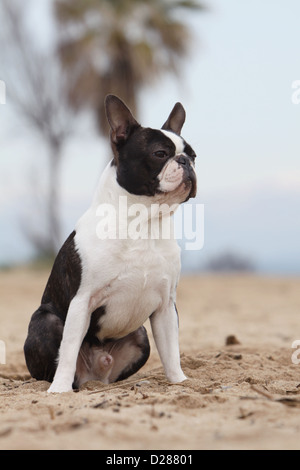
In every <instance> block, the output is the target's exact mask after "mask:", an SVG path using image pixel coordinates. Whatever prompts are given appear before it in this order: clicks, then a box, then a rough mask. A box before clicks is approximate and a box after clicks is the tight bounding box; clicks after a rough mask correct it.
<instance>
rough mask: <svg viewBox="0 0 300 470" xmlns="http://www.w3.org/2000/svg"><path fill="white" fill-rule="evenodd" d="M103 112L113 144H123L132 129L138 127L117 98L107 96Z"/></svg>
mask: <svg viewBox="0 0 300 470" xmlns="http://www.w3.org/2000/svg"><path fill="white" fill-rule="evenodd" d="M105 111H106V117H107V120H108V122H109V125H110V128H111V133H110V138H111V141H112V142H113V143H114V144H119V143H121V142H125V141H126V140H127V139H128V137H129V136H130V134H131V132H132V131H133V129H134V128H136V127H140V124H139V123H138V122H137V121H136V120H135V118H134V117H133V115H132V113H131V111H130V110H129V109H128V108H127V106H126V105H125V104H124V103H123V101H122V100H120V98H118V97H117V96H114V95H107V97H106V98H105Z"/></svg>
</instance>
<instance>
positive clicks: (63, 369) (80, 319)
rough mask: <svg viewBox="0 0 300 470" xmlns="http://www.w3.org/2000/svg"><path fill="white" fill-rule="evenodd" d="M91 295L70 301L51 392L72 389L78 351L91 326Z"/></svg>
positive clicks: (77, 297)
mask: <svg viewBox="0 0 300 470" xmlns="http://www.w3.org/2000/svg"><path fill="white" fill-rule="evenodd" d="M88 303H89V297H81V296H75V297H74V298H73V300H72V301H71V303H70V306H69V310H68V314H67V318H66V322H65V326H64V331H63V338H62V341H61V344H60V349H59V354H58V366H57V369H56V372H55V376H54V379H53V382H52V384H51V386H50V388H49V389H48V392H49V393H62V392H69V391H70V390H72V384H73V381H74V376H75V372H76V362H77V357H78V353H79V350H80V347H81V344H82V341H83V338H84V337H85V334H86V332H87V330H88V327H89V322H90V314H89V309H88Z"/></svg>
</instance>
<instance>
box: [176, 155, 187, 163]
mask: <svg viewBox="0 0 300 470" xmlns="http://www.w3.org/2000/svg"><path fill="white" fill-rule="evenodd" d="M177 162H178V163H180V164H181V165H188V164H189V159H188V157H187V156H186V155H179V157H178V158H177Z"/></svg>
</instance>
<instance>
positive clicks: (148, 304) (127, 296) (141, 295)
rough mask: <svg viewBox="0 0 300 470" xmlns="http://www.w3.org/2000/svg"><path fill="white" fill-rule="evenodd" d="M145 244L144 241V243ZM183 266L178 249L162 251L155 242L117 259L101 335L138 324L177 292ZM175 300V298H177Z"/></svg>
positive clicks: (115, 333)
mask: <svg viewBox="0 0 300 470" xmlns="http://www.w3.org/2000/svg"><path fill="white" fill-rule="evenodd" d="M141 245H143V243H141ZM179 269H180V260H179V252H178V250H176V249H175V250H172V256H171V253H162V251H161V250H160V249H159V248H158V247H157V246H156V247H153V249H151V247H150V244H148V245H147V249H142V246H140V249H136V250H133V251H132V252H131V253H130V254H127V255H126V256H124V255H123V262H119V263H118V262H117V266H116V270H117V271H118V274H117V275H116V277H115V278H114V279H113V280H112V281H111V282H110V283H109V285H108V286H107V287H106V292H105V296H106V298H105V301H104V304H105V315H103V316H102V317H101V318H100V321H99V326H100V331H99V339H105V338H110V337H114V338H118V337H123V336H125V335H127V334H129V333H130V332H132V331H135V330H136V329H137V328H139V327H140V326H141V325H143V323H145V321H146V320H147V319H148V318H149V316H150V315H151V314H152V313H154V312H155V311H156V310H157V309H159V308H161V307H162V306H163V304H164V303H168V301H169V299H170V296H172V295H174V296H175V289H176V283H177V280H178V274H179ZM174 300H175V299H174Z"/></svg>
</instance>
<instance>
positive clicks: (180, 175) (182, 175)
mask: <svg viewBox="0 0 300 470" xmlns="http://www.w3.org/2000/svg"><path fill="white" fill-rule="evenodd" d="M158 180H159V187H158V190H159V192H160V193H165V194H166V193H172V194H174V195H175V194H176V193H177V194H178V196H180V198H181V197H183V200H184V201H187V200H188V199H190V198H193V197H195V196H196V192H197V178H196V173H195V170H194V166H193V164H192V163H191V162H190V161H189V158H188V157H186V156H182V155H179V156H177V157H175V158H173V159H172V160H170V161H169V162H168V164H167V165H166V166H165V167H164V168H163V170H162V171H161V173H160V174H159V176H158Z"/></svg>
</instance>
